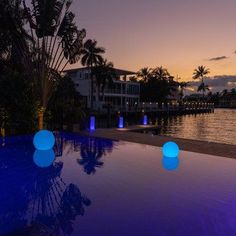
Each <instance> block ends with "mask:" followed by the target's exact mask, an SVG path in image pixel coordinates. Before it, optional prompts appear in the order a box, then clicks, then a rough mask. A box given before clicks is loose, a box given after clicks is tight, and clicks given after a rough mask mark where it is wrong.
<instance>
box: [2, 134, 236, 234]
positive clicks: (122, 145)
mask: <svg viewBox="0 0 236 236" xmlns="http://www.w3.org/2000/svg"><path fill="white" fill-rule="evenodd" d="M56 140H57V142H56V146H55V148H54V152H55V154H56V160H55V161H54V163H53V164H52V165H51V166H50V167H48V168H40V167H38V166H37V165H36V164H35V163H34V161H33V155H34V152H35V150H34V148H33V145H32V137H31V136H24V137H15V138H8V139H6V140H5V141H3V140H0V235H16V236H21V235H24V236H25V235H26V236H27V235H45V236H46V235H47V236H48V235H53V236H54V235H76V236H80V235H82V236H83V235H85V236H90V235H91V236H96V235H98V236H106V235H108V236H113V235H115V236H116V235H117V236H120V235H122V236H124V235H125V236H126V235H127V236H139V235H140V236H144V235H145V236H152V235H153V236H158V235H161V236H169V235H170V236H175V235H180V236H185V235H187V236H192V235H193V236H194V235H196V236H201V235H206V236H209V235H210V236H211V235H220V236H224V235H227V236H230V235H236V160H233V159H227V158H222V157H215V156H207V155H202V154H196V153H190V152H181V154H180V157H179V160H176V161H174V162H169V160H166V159H165V158H163V157H162V154H161V149H160V148H157V147H152V146H146V145H140V144H134V143H127V142H117V141H112V140H104V139H95V138H86V137H81V136H79V135H74V134H67V133H62V134H60V133H57V134H56Z"/></svg>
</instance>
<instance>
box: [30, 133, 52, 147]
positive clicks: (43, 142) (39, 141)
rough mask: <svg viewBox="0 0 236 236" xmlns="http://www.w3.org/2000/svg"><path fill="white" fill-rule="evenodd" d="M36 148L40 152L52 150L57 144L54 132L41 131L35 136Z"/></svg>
mask: <svg viewBox="0 0 236 236" xmlns="http://www.w3.org/2000/svg"><path fill="white" fill-rule="evenodd" d="M33 143H34V147H35V148H36V149H38V150H49V149H52V148H53V146H54V144H55V137H54V135H53V133H52V132H50V131H48V130H40V131H39V132H37V133H36V134H35V136H34V140H33Z"/></svg>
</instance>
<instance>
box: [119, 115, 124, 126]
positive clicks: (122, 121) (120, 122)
mask: <svg viewBox="0 0 236 236" xmlns="http://www.w3.org/2000/svg"><path fill="white" fill-rule="evenodd" d="M118 127H119V128H120V129H122V128H124V117H122V116H121V117H119V124H118Z"/></svg>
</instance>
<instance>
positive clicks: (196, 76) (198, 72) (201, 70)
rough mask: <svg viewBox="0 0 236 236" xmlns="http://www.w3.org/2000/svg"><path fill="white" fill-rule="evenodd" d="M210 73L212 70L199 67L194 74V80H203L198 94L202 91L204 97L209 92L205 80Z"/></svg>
mask: <svg viewBox="0 0 236 236" xmlns="http://www.w3.org/2000/svg"><path fill="white" fill-rule="evenodd" d="M209 73H210V70H209V69H207V68H206V67H205V66H199V67H198V68H197V69H195V70H194V72H193V79H199V80H201V84H200V85H199V87H198V92H200V91H202V96H203V97H204V95H205V92H206V91H207V90H209V87H208V86H207V85H205V84H204V78H205V77H206V75H208V74H209Z"/></svg>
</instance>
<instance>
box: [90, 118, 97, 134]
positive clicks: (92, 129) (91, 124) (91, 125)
mask: <svg viewBox="0 0 236 236" xmlns="http://www.w3.org/2000/svg"><path fill="white" fill-rule="evenodd" d="M95 125H96V120H95V117H94V116H91V117H90V131H94V130H95V128H96V127H95Z"/></svg>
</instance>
